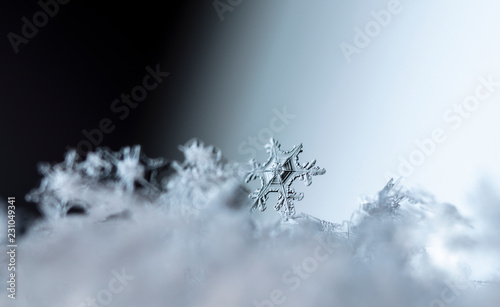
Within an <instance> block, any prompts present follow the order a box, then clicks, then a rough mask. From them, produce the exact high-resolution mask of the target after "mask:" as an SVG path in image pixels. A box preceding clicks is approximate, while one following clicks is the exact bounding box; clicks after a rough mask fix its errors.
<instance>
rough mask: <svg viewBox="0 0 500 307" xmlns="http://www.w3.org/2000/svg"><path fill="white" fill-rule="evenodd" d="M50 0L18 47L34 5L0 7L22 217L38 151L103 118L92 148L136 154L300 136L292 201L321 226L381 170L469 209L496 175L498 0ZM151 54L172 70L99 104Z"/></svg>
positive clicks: (8, 156) (247, 149) (35, 179)
mask: <svg viewBox="0 0 500 307" xmlns="http://www.w3.org/2000/svg"><path fill="white" fill-rule="evenodd" d="M42 3H52V4H54V3H56V2H54V1H45V2H44V1H43V0H42ZM57 6H58V7H59V9H58V11H57V13H54V7H55V6H54V5H52V6H51V8H50V9H51V10H52V12H53V15H54V16H53V17H48V18H47V22H46V24H45V25H44V26H43V27H39V28H38V31H37V33H36V34H34V35H32V36H33V37H32V38H29V39H26V38H25V40H24V41H23V43H19V45H17V48H18V52H17V53H16V50H15V49H16V47H15V46H14V45H15V44H13V43H12V39H13V37H14V36H13V34H11V33H14V34H16V35H19V37H20V36H22V35H23V34H22V30H23V24H25V22H24V20H23V16H25V17H26V18H27V20H31V21H32V20H33V16H34V15H35V14H36V13H37V12H38V11H41V10H42V8H41V6H40V5H39V4H38V3H37V1H27V0H19V1H16V2H12V1H10V2H6V3H2V9H1V10H0V26H1V29H2V35H3V38H2V43H1V44H0V61H1V66H0V67H1V73H0V78H1V80H0V89H1V93H2V101H1V110H0V125H1V128H0V134H1V138H0V139H1V145H0V148H1V159H0V164H1V168H0V170H1V176H0V196H1V197H3V198H6V197H9V196H15V197H16V198H17V204H18V206H19V209H18V212H21V211H22V212H21V213H20V214H22V215H23V216H24V217H25V218H26V219H27V220H30V219H32V218H33V217H36V216H38V215H39V213H38V211H37V209H36V206H35V205H34V204H30V203H26V202H25V201H24V195H25V194H26V193H27V192H28V191H29V190H30V189H31V188H34V187H36V186H38V184H39V181H40V176H39V175H38V174H37V169H36V165H37V163H38V162H40V161H47V162H60V161H62V160H63V159H64V153H65V151H66V150H67V148H69V147H72V148H75V147H77V146H78V144H80V143H81V142H82V141H89V139H88V137H86V136H85V135H84V133H82V131H83V130H86V131H92V129H96V128H97V129H98V128H99V125H100V122H101V121H102V120H103V119H106V118H107V119H109V120H110V121H111V123H112V125H114V127H115V128H114V130H113V131H112V132H110V133H103V134H102V139H101V140H100V141H99V142H98V143H99V144H98V145H99V146H108V147H111V148H112V149H113V150H118V149H120V148H121V147H123V146H128V145H133V144H140V145H142V146H143V149H144V151H145V153H146V154H147V155H148V156H150V157H160V156H161V157H166V158H169V159H182V155H181V152H179V151H178V145H181V144H184V143H185V142H187V141H188V140H189V139H191V138H193V137H197V138H199V139H201V140H203V141H204V142H205V143H206V144H212V145H215V146H216V147H218V148H220V149H221V150H222V151H223V154H224V156H225V157H226V158H228V159H229V160H233V161H238V162H246V161H248V160H249V159H251V158H256V159H257V160H259V161H263V160H265V159H266V158H267V155H266V153H265V151H264V149H263V148H264V144H265V142H266V141H267V140H268V139H269V138H270V137H271V136H274V137H275V138H277V139H278V140H279V141H280V142H281V143H282V148H283V149H289V148H291V147H292V146H293V145H296V144H299V143H303V145H304V152H303V153H302V154H301V156H300V160H301V162H303V163H305V162H307V161H310V160H312V159H317V161H318V165H319V166H321V167H324V168H326V169H327V173H326V174H325V175H324V176H321V177H317V178H314V180H313V181H314V183H313V185H312V186H310V187H309V188H307V189H306V188H305V187H303V186H302V185H301V184H298V185H297V189H298V190H300V191H303V192H305V198H304V200H303V201H302V202H300V203H298V204H297V210H298V211H302V212H306V213H309V214H312V215H315V216H317V217H320V218H322V219H326V220H330V221H340V220H344V219H348V218H349V215H350V213H351V212H352V211H353V210H355V209H357V207H358V197H359V196H360V195H363V194H368V195H371V194H374V193H376V192H378V191H379V190H380V189H381V188H382V187H383V186H384V185H385V183H386V182H387V180H388V178H389V177H390V176H403V175H404V176H403V177H404V184H406V185H408V186H420V187H423V188H425V189H427V190H429V191H430V192H432V193H433V194H435V195H436V196H437V198H438V199H439V200H440V201H446V202H451V203H454V204H456V205H457V206H458V207H459V208H461V209H462V210H464V211H465V212H467V208H468V207H469V206H473V205H474V204H473V203H472V202H471V200H470V198H469V195H470V193H472V192H474V191H475V190H476V188H477V187H478V185H479V184H480V183H481V182H485V181H486V182H489V183H490V184H493V185H495V184H497V185H499V184H500V182H499V179H498V174H499V173H500V162H499V159H498V157H500V143H499V142H498V140H499V137H500V121H499V120H498V118H499V115H500V87H499V86H498V84H495V82H497V81H496V80H498V81H499V82H500V72H499V67H500V61H499V59H500V57H499V54H500V43H499V42H498V40H497V38H498V37H499V34H500V21H499V19H498V14H499V12H500V3H499V2H496V1H493V0H490V1H487V0H479V1H472V0H466V1H461V2H459V3H457V2H456V1H452V0H443V1H439V2H436V1H430V0H427V1H423V0H422V1H411V0H402V1H387V0H385V1H380V0H370V1H368V0H357V1H325V0H310V1H307V2H305V1H298V0H287V1H284V0H273V1H268V0H253V1H246V0H242V1H236V0H233V1H228V0H220V1H212V0H211V1H186V0H184V1H161V2H157V1H156V2H155V1H141V2H133V3H127V2H118V1H117V2H115V3H112V2H110V1H107V2H106V3H105V4H104V3H102V2H99V1H85V2H84V1H78V0H73V1H70V2H69V3H67V4H57ZM39 22H40V21H39ZM42 22H43V20H42ZM28 34H29V33H28ZM19 37H18V38H17V39H19ZM26 40H27V41H28V42H27V43H24V42H26ZM147 66H149V67H151V68H152V69H153V70H154V69H155V68H157V67H158V66H159V68H160V70H161V71H163V72H168V73H170V74H169V75H168V77H166V78H164V80H163V81H162V82H161V83H160V84H159V85H158V86H157V87H156V88H155V89H154V90H150V91H147V92H146V95H147V97H145V98H144V100H143V101H141V102H138V103H137V105H134V104H132V105H134V107H133V108H132V107H130V105H126V104H125V103H123V102H121V101H120V104H119V105H115V108H114V109H113V107H112V106H113V102H114V101H115V100H116V99H118V100H121V99H122V98H121V95H122V94H128V95H130V94H131V92H132V91H133V90H134V88H135V87H136V86H138V85H142V83H143V78H144V77H145V76H146V75H147V74H148V71H147V70H146V69H145V67H147ZM117 106H120V107H122V109H121V111H120V112H118V111H117V109H116V107H117ZM124 106H125V108H126V109H127V110H128V112H127V113H125V112H126V111H125V110H124V109H123V107H124ZM125 114H126V115H125ZM433 138H434V140H433ZM436 139H438V140H439V143H438V142H437V141H435V140H436ZM89 144H90V143H89ZM418 144H420V146H419V145H418ZM422 144H426V145H422ZM426 146H427V147H426ZM93 147H95V146H93ZM25 225H29V223H28V222H26V223H25Z"/></svg>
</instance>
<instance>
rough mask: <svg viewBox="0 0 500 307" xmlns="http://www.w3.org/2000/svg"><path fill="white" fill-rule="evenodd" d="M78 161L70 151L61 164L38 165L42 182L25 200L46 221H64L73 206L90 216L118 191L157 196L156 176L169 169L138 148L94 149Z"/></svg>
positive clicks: (163, 162)
mask: <svg viewBox="0 0 500 307" xmlns="http://www.w3.org/2000/svg"><path fill="white" fill-rule="evenodd" d="M79 158H80V157H79V156H78V155H77V154H76V151H75V150H70V151H68V153H67V154H66V156H65V159H64V162H62V163H58V164H55V165H53V166H52V165H50V164H49V163H42V164H40V165H39V168H38V169H39V172H40V174H41V175H43V176H44V178H43V179H42V181H41V183H40V186H39V187H38V188H37V189H34V190H32V191H31V192H30V193H29V194H28V195H26V199H27V200H28V201H32V202H36V203H38V204H39V206H40V209H41V210H42V212H43V213H44V214H45V215H46V216H48V217H53V218H61V217H64V216H65V215H66V214H67V212H68V211H69V210H70V209H71V208H72V207H73V206H75V205H78V206H80V207H82V209H84V210H85V211H89V212H90V211H92V210H93V209H95V208H96V207H98V206H99V204H104V203H108V204H109V202H110V200H111V199H113V197H114V196H116V197H119V196H117V195H120V194H122V193H121V192H122V191H125V192H127V193H126V194H132V193H134V192H138V193H140V194H142V195H144V196H154V195H157V194H158V192H159V191H160V189H161V185H160V184H159V183H158V182H157V180H156V175H157V174H158V171H160V170H162V169H164V168H166V167H168V166H169V163H168V162H167V161H166V160H164V159H150V158H148V157H146V156H145V155H144V154H142V153H141V148H140V146H134V147H132V148H130V147H125V148H124V149H122V150H121V151H120V152H112V151H110V150H109V149H104V148H98V149H97V150H96V152H90V153H88V154H87V155H86V157H85V160H83V161H80V159H79ZM136 184H137V187H139V188H137V187H136ZM97 203H99V204H97Z"/></svg>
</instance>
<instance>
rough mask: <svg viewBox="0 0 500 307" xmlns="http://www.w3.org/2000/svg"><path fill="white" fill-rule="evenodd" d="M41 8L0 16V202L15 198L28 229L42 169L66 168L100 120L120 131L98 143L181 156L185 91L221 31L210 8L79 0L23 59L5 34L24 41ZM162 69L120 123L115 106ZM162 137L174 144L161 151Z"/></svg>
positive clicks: (6, 5) (12, 9) (63, 9)
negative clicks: (27, 24) (162, 75)
mask: <svg viewBox="0 0 500 307" xmlns="http://www.w3.org/2000/svg"><path fill="white" fill-rule="evenodd" d="M40 10H41V8H40V6H39V5H38V4H37V2H36V1H26V0H16V1H8V2H6V1H4V2H3V3H2V6H1V9H0V29H1V35H2V36H1V39H0V42H1V43H0V55H1V56H0V61H1V64H0V67H1V73H0V77H1V81H0V89H1V93H2V95H1V96H2V102H1V110H0V125H1V128H0V133H1V138H0V139H1V145H0V148H1V158H0V163H1V168H0V171H1V175H0V196H1V197H2V198H4V199H6V198H7V197H9V196H15V197H16V200H17V203H16V204H17V205H18V207H17V210H18V219H19V218H20V219H23V220H24V221H25V223H24V224H23V225H24V226H27V225H28V224H29V223H28V222H27V221H29V220H32V218H33V217H36V216H39V215H40V213H39V212H38V210H37V208H36V205H35V204H32V203H28V202H26V201H25V200H24V196H25V195H26V193H27V192H29V191H30V190H31V189H32V188H35V187H37V186H38V184H39V182H40V179H41V176H40V175H39V174H38V172H37V167H36V165H37V163H38V162H40V161H46V162H51V163H55V162H60V161H63V159H64V153H65V151H66V148H67V147H68V146H70V147H76V145H77V144H78V142H80V141H81V140H83V139H85V137H84V135H83V134H82V129H87V130H90V129H94V128H97V127H98V125H99V122H100V120H101V119H102V118H105V117H108V118H110V119H112V120H113V124H115V126H116V128H115V130H114V131H113V132H111V133H110V134H105V135H104V139H103V142H102V143H101V146H108V147H110V148H112V149H113V150H118V149H120V148H121V147H123V146H129V145H133V144H141V145H142V146H143V150H144V152H145V153H146V154H147V155H148V156H150V157H157V156H165V155H169V156H170V157H173V158H177V157H178V156H179V155H180V153H178V150H177V144H178V143H177V142H176V141H177V140H176V141H175V142H171V144H170V143H169V137H172V138H174V139H175V137H174V136H173V133H175V129H174V127H175V125H176V122H177V121H178V120H180V116H179V112H180V110H181V109H180V107H181V106H182V107H186V106H185V105H184V106H183V104H187V103H189V102H187V101H182V98H181V97H182V96H183V95H182V92H183V91H189V81H190V78H192V77H193V76H195V75H196V69H195V67H196V66H197V64H199V63H198V61H201V57H200V56H199V55H200V54H201V53H202V52H203V49H204V46H205V44H207V43H210V41H209V37H210V35H211V34H212V32H213V31H216V30H217V27H219V26H220V25H221V22H220V20H219V18H218V16H217V14H216V12H215V10H214V9H213V6H212V1H188V0H183V1H140V2H138V1H137V2H136V1H134V2H125V1H120V2H112V3H109V1H79V0H73V1H70V2H69V3H68V4H64V5H60V8H59V12H58V14H57V15H56V16H55V17H52V18H49V21H48V24H47V25H46V26H45V27H43V28H40V29H39V32H38V33H37V35H36V36H35V37H34V38H32V39H30V40H29V43H28V44H21V45H20V46H19V53H18V54H16V53H15V52H14V50H13V47H12V45H11V43H10V42H9V39H8V38H7V35H8V33H9V32H14V33H16V34H21V27H22V25H23V22H22V17H23V16H26V17H27V18H28V19H30V20H31V19H32V17H33V14H35V13H36V12H37V11H40ZM157 64H160V67H161V70H162V71H167V72H169V73H170V75H169V76H168V77H167V78H166V79H165V80H164V82H163V83H162V84H161V85H160V86H159V87H158V88H157V89H156V90H154V91H152V92H149V93H148V97H147V99H146V100H145V101H144V102H142V103H140V104H139V107H137V108H136V109H134V110H132V111H131V112H130V115H129V116H128V117H127V118H125V119H124V120H120V119H118V114H114V113H113V112H111V111H110V105H111V102H112V101H113V100H115V99H119V98H120V95H121V94H122V93H128V94H130V91H131V89H132V88H133V87H134V86H136V85H140V84H141V83H142V79H143V77H144V75H145V74H146V71H145V70H144V68H145V67H146V66H148V65H149V66H151V67H155V66H156V65H157ZM160 109H161V110H162V112H161V113H160V112H159V111H158V110H160ZM165 110H166V111H165ZM160 126H161V127H162V131H158V129H157V128H158V127H160ZM169 127H170V128H171V129H169ZM157 137H161V138H162V139H163V140H164V143H163V145H165V144H168V146H166V147H165V146H157V145H158V138H157ZM165 148H167V149H165ZM166 151H167V152H166ZM19 215H20V216H19Z"/></svg>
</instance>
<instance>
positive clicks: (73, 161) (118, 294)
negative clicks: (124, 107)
mask: <svg viewBox="0 0 500 307" xmlns="http://www.w3.org/2000/svg"><path fill="white" fill-rule="evenodd" d="M180 150H181V151H182V152H183V154H184V161H183V162H177V161H168V160H165V159H151V158H148V157H146V156H145V155H144V154H143V153H142V152H141V148H140V147H139V146H135V147H130V148H129V147H127V148H124V149H122V150H121V151H118V152H113V151H111V150H109V149H98V150H97V151H96V152H93V153H89V154H87V156H86V157H78V156H77V155H76V153H75V152H74V151H70V152H68V153H67V154H66V158H65V161H64V162H62V163H59V164H55V165H50V164H41V165H40V168H39V169H40V172H41V174H42V175H43V180H42V182H41V184H40V186H39V187H38V188H37V189H34V190H33V191H32V192H31V193H30V194H29V195H28V197H27V198H28V199H29V200H31V201H33V202H35V203H36V204H38V205H39V206H40V208H41V210H42V212H43V214H44V218H43V219H41V220H40V221H38V223H37V224H36V225H35V226H34V227H32V228H31V229H30V231H29V232H28V233H27V234H26V235H25V236H24V237H23V238H22V239H20V240H19V241H18V242H19V243H18V244H19V247H18V249H19V251H20V252H19V255H18V259H17V263H18V276H19V277H18V278H19V280H20V282H19V284H20V285H21V284H22V287H21V286H20V287H19V289H18V298H17V299H16V301H15V302H12V301H10V300H8V299H7V295H6V293H5V295H3V296H2V297H0V306H11V305H12V306H23V307H24V306H26V307H27V306H30V307H31V306H51V307H59V306H61V307H68V306H70V307H71V306H75V307H83V306H121V307H127V306H148V307H160V306H161V307H164V306H173V307H185V306H187V307H189V306H214V307H215V306H245V307H246V306H251V307H253V306H261V307H272V306H278V305H280V306H292V307H294V306H298V307H307V306H314V307H321V306H375V307H377V306H408V307H413V306H433V307H435V306H448V305H450V304H453V306H460V307H463V306H473V305H482V306H498V302H499V301H500V294H499V291H498V284H497V283H496V282H497V281H498V277H499V276H498V274H499V271H500V266H499V263H498V259H500V248H499V246H500V239H499V238H500V230H499V229H498V227H497V224H498V221H499V220H500V210H499V208H498V201H499V199H500V197H498V196H497V195H496V194H495V193H494V192H493V190H492V189H490V188H487V187H484V188H483V190H481V193H480V196H481V197H480V198H479V199H478V201H477V204H478V205H477V209H478V210H477V211H476V213H477V214H475V215H472V216H470V217H469V218H466V217H464V216H463V215H462V214H461V213H460V212H459V211H458V210H457V208H456V207H454V206H453V205H450V204H446V203H441V202H438V201H436V200H435V199H434V198H433V197H432V196H430V195H429V194H427V193H425V192H422V191H409V190H406V189H403V187H401V186H400V185H398V184H397V183H396V182H394V181H393V180H391V181H389V182H388V183H387V184H386V185H385V187H383V189H382V190H381V191H380V192H379V193H376V194H375V195H374V196H373V197H366V198H365V199H364V200H363V201H362V202H361V203H360V204H359V208H358V209H357V210H355V212H354V213H353V214H352V215H351V216H350V217H347V218H346V217H339V216H328V217H321V218H316V217H313V216H311V215H308V214H306V213H304V212H303V210H301V209H302V208H297V209H299V210H297V209H295V206H294V201H296V200H300V199H301V198H302V194H301V193H299V192H297V191H295V190H294V188H293V187H292V183H293V182H294V180H295V179H301V180H303V181H304V182H305V183H306V185H307V184H310V182H311V177H312V176H316V175H322V174H325V170H324V169H321V168H319V167H317V166H316V165H315V161H312V162H310V163H305V164H300V163H299V161H298V154H299V153H300V151H301V150H302V146H301V145H299V146H296V147H294V148H293V149H292V150H290V151H282V150H281V149H280V146H279V143H278V142H277V141H275V140H271V142H270V144H269V145H268V152H269V154H270V158H269V160H268V161H267V162H265V163H263V164H259V163H256V162H252V164H251V165H252V167H251V169H250V170H248V169H246V168H245V166H244V165H243V164H238V163H232V162H228V161H226V160H225V159H224V158H223V156H222V153H221V152H220V151H219V150H218V149H216V148H214V147H212V146H206V145H204V144H203V143H202V142H201V141H198V140H193V141H190V142H188V143H187V144H186V145H184V146H181V147H180ZM252 179H259V180H260V183H261V185H260V187H259V188H258V189H257V190H256V191H255V192H251V191H249V189H248V188H247V186H246V185H245V183H244V182H245V180H247V181H248V180H252ZM321 179H323V180H327V176H323V178H321ZM297 188H298V186H297ZM332 189H333V190H334V189H335V187H332ZM271 192H275V193H277V194H275V195H277V205H276V206H275V209H276V210H277V211H279V213H281V216H280V215H279V214H278V213H276V216H278V219H276V220H269V222H262V220H261V217H262V215H263V214H264V213H262V212H258V211H255V212H250V211H251V210H250V209H252V208H256V207H258V208H259V209H260V210H264V209H265V207H266V203H267V202H270V201H271V200H270V199H269V194H270V193H271ZM326 194H328V195H326ZM249 195H250V197H249ZM329 195H330V193H325V198H324V204H322V205H324V206H330V205H334V204H332V203H331V197H330V196H329ZM346 205H347V204H346ZM75 208H79V210H76V211H75ZM295 210H297V211H298V212H297V213H296V212H295ZM75 212H77V213H78V212H79V213H80V214H74V213H75ZM7 261H8V259H7V257H6V255H2V256H0V262H1V263H0V265H1V266H2V267H6V262H7ZM1 274H5V273H4V270H2V273H1ZM1 277H2V278H4V277H6V276H4V275H2V276H1ZM479 280H482V281H481V282H479Z"/></svg>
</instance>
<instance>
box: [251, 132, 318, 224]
mask: <svg viewBox="0 0 500 307" xmlns="http://www.w3.org/2000/svg"><path fill="white" fill-rule="evenodd" d="M266 150H267V152H268V153H269V159H268V160H267V161H266V162H265V163H262V164H260V163H258V162H256V161H255V160H252V161H251V164H252V170H251V171H250V172H249V174H248V175H247V178H246V182H249V181H251V180H254V179H260V182H261V186H260V188H259V189H257V190H256V191H255V192H253V193H252V194H250V197H251V198H252V199H253V200H254V204H253V206H252V209H255V208H257V207H258V208H259V209H260V210H261V211H264V210H266V202H267V200H268V198H269V193H271V192H277V193H278V201H277V203H276V205H275V206H274V209H275V210H276V211H278V212H280V213H281V214H282V215H283V217H284V218H285V219H288V218H290V217H293V216H294V215H295V205H294V201H295V200H302V199H303V198H304V194H303V193H297V192H296V191H295V189H294V188H293V187H292V183H293V182H294V180H295V179H298V178H300V180H302V181H304V182H305V184H306V186H308V185H310V184H311V183H312V176H317V175H323V174H324V173H325V172H326V171H325V169H324V168H320V167H318V166H315V164H316V160H313V161H311V162H308V163H306V164H304V165H301V164H300V163H299V154H300V153H301V152H302V144H300V145H298V146H295V147H293V148H292V149H291V150H289V151H283V150H281V144H280V143H278V141H277V140H275V139H271V140H270V142H269V143H268V144H267V145H266Z"/></svg>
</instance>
